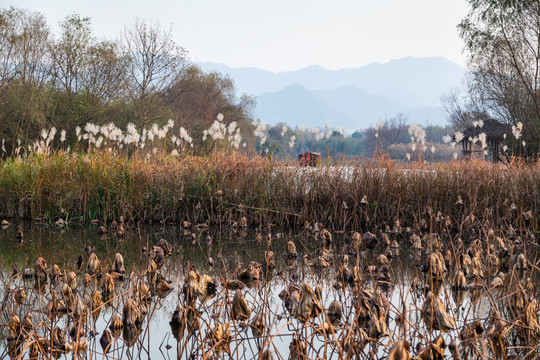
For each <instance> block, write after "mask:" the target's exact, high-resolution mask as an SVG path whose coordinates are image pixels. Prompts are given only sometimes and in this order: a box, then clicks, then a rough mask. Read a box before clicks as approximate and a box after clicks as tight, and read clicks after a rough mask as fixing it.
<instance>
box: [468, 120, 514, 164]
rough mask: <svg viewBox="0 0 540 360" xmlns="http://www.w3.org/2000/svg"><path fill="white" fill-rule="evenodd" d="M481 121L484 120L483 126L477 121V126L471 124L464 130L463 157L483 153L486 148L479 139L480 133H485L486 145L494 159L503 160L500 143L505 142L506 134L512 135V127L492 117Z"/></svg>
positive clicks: (495, 160)
mask: <svg viewBox="0 0 540 360" xmlns="http://www.w3.org/2000/svg"><path fill="white" fill-rule="evenodd" d="M479 121H482V122H483V125H482V127H480V126H479V125H478V123H477V122H475V125H476V126H475V125H472V126H469V127H468V128H467V129H465V130H464V131H463V132H462V133H463V140H461V144H462V146H463V157H471V156H472V155H473V154H474V153H478V154H480V155H483V152H484V150H483V149H482V147H481V146H480V142H479V141H478V138H479V136H480V134H482V133H483V134H485V135H486V145H487V148H488V149H489V151H490V153H491V155H492V160H493V161H494V162H497V161H499V160H501V159H500V145H501V143H503V142H504V140H505V136H511V134H512V127H511V126H509V125H506V124H503V123H501V122H499V121H497V120H495V119H493V118H490V117H483V118H482V119H479Z"/></svg>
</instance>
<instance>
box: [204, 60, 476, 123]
mask: <svg viewBox="0 0 540 360" xmlns="http://www.w3.org/2000/svg"><path fill="white" fill-rule="evenodd" d="M200 66H201V67H202V69H203V70H205V71H218V72H222V73H225V74H229V75H230V76H231V77H232V78H233V79H234V80H235V84H236V86H237V88H238V89H239V91H240V93H246V94H250V95H254V96H256V97H257V103H258V104H257V107H256V109H255V114H254V115H255V116H258V117H259V118H261V119H262V120H263V121H266V122H268V123H271V124H273V123H276V122H279V121H283V122H286V123H288V124H290V125H291V126H294V125H296V124H301V125H306V126H322V125H324V122H325V121H327V120H328V121H329V124H330V125H331V126H341V127H346V128H348V129H355V128H365V127H367V126H369V125H373V124H374V123H375V121H377V119H378V118H380V117H384V116H393V115H395V114H396V113H398V112H403V113H405V114H407V115H409V116H410V122H421V123H425V122H426V121H427V122H430V123H433V124H443V123H445V121H446V120H445V114H444V111H443V110H442V109H441V108H440V107H441V103H440V96H441V95H442V94H444V93H446V92H448V91H449V90H450V89H452V88H459V87H460V86H461V82H462V79H463V78H464V76H465V72H466V70H465V69H464V68H463V67H461V66H460V65H458V64H456V63H453V62H451V61H449V60H447V59H444V58H440V57H433V58H410V57H409V58H404V59H399V60H392V61H390V62H387V63H384V64H375V63H374V64H369V65H366V66H363V67H360V68H354V69H340V70H328V69H325V68H323V67H320V66H309V67H306V68H303V69H299V70H295V71H287V72H282V73H273V72H271V71H267V70H261V69H258V68H230V67H227V66H225V65H223V64H213V63H201V64H200ZM292 85H298V86H300V88H293V89H295V91H291V89H288V88H289V87H291V86H292ZM307 93H310V94H309V95H308V94H307ZM308 98H309V99H310V100H308ZM309 106H311V107H312V108H308V107H309ZM321 121H322V123H321Z"/></svg>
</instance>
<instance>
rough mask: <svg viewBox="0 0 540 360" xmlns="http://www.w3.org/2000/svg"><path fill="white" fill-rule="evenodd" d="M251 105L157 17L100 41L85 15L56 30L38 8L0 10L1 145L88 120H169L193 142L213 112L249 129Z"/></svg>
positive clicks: (72, 134) (70, 139)
mask: <svg viewBox="0 0 540 360" xmlns="http://www.w3.org/2000/svg"><path fill="white" fill-rule="evenodd" d="M252 105H253V100H252V99H251V98H249V97H247V96H244V97H242V98H240V99H237V97H236V90H235V87H234V83H233V81H232V80H231V79H230V78H228V77H227V76H223V75H221V74H218V73H204V72H203V71H202V70H201V69H200V68H199V67H198V66H196V65H194V64H192V63H190V62H189V61H188V58H187V52H186V50H185V49H183V48H182V47H180V46H178V45H177V44H176V43H175V41H174V40H173V39H172V37H171V32H170V31H166V30H163V29H162V28H161V27H160V26H159V25H158V24H154V23H149V22H143V21H138V20H137V21H135V22H134V24H132V25H131V26H129V27H126V28H125V30H124V31H123V32H122V33H121V34H119V36H118V37H117V39H116V40H103V39H99V38H97V37H96V36H95V35H94V34H93V32H92V28H91V22H90V19H89V18H87V17H81V16H79V15H69V16H67V17H66V18H65V20H64V21H62V22H61V24H60V33H59V34H57V35H55V34H53V33H52V32H51V29H50V27H49V26H48V24H47V22H46V20H45V18H44V16H43V15H42V14H40V13H36V12H30V11H26V10H21V9H17V8H9V9H3V10H0V136H1V137H2V138H3V139H5V144H4V148H6V149H7V152H10V150H11V151H12V150H13V149H14V148H16V147H18V146H19V142H20V143H21V145H22V147H23V148H25V147H26V145H29V144H31V143H32V142H34V141H35V140H36V139H38V138H39V136H40V135H39V134H40V132H41V129H50V128H52V127H55V128H57V129H58V131H59V132H60V130H65V131H66V134H67V135H66V136H67V139H66V140H65V144H70V145H73V144H74V143H75V142H76V137H77V136H76V131H75V129H76V128H77V127H79V128H84V127H85V124H87V123H92V124H94V125H97V126H103V125H106V124H108V123H114V124H115V125H116V126H118V127H122V128H125V127H126V126H127V124H128V123H129V122H131V123H133V124H135V125H136V127H137V128H139V129H140V128H143V127H151V126H152V125H153V123H158V124H159V125H164V124H166V123H167V121H168V120H169V119H174V121H175V127H176V129H175V130H176V131H178V129H179V128H180V127H182V126H183V127H185V128H186V129H189V130H190V131H193V132H196V133H201V136H197V137H196V138H195V137H194V138H195V141H197V139H198V141H199V142H200V141H201V138H202V131H203V129H206V128H208V127H209V126H210V124H211V123H212V122H213V121H214V119H215V118H216V116H217V114H219V113H222V114H223V115H224V117H225V118H226V119H227V121H228V122H232V121H236V122H237V125H238V126H239V127H240V128H241V129H246V130H247V128H248V126H250V125H249V121H248V114H249V110H250V108H251V106H252ZM244 132H245V133H246V134H248V133H249V132H248V131H244ZM249 140H250V138H249V137H246V141H249Z"/></svg>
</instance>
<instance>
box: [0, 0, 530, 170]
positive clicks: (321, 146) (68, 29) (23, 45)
mask: <svg viewBox="0 0 540 360" xmlns="http://www.w3.org/2000/svg"><path fill="white" fill-rule="evenodd" d="M469 4H470V9H471V10H470V13H469V14H468V15H467V16H466V17H465V18H464V19H463V20H462V22H461V23H460V24H459V26H458V28H459V30H460V35H461V37H462V38H463V39H464V41H465V45H466V50H467V51H468V54H469V66H470V69H471V72H470V74H469V76H468V79H467V90H468V91H467V93H466V94H465V95H462V94H457V93H450V94H447V95H446V96H445V97H444V99H443V102H444V104H445V107H446V109H447V111H448V113H449V119H450V122H451V127H447V128H441V127H438V126H428V127H426V129H424V130H425V134H424V135H425V136H423V137H422V139H423V143H422V146H421V151H423V152H424V153H426V154H428V153H431V155H430V156H422V157H421V158H422V159H433V160H436V159H447V158H448V157H449V156H453V157H457V151H458V149H459V146H457V145H458V144H456V142H455V141H451V140H452V139H455V138H457V136H454V138H449V137H448V136H445V135H448V134H450V133H452V132H454V131H458V132H461V131H463V130H465V129H466V128H467V127H471V126H472V125H473V124H475V123H476V124H478V119H480V118H482V119H484V118H486V117H490V118H494V119H496V120H498V121H500V122H502V123H506V124H508V125H512V126H514V127H515V128H516V129H519V131H517V132H516V134H519V136H520V137H521V138H519V139H517V138H516V139H515V140H518V141H519V144H520V146H522V147H523V148H524V149H523V151H522V150H520V151H516V152H515V153H516V154H527V155H531V154H535V155H536V154H537V153H538V148H539V146H538V144H539V143H540V95H539V86H540V85H539V84H540V65H539V64H540V62H539V61H538V56H537V54H538V53H539V52H540V37H538V36H536V35H535V34H538V33H540V25H539V24H540V3H539V2H537V1H534V2H515V1H499V0H469ZM254 105H255V99H254V98H252V97H250V96H248V95H243V96H238V94H237V90H236V88H235V86H234V82H233V80H232V79H231V78H229V77H228V76H226V75H222V74H219V73H205V72H203V71H202V70H201V69H200V68H199V67H198V66H197V65H196V64H193V63H192V62H190V61H189V59H188V56H187V51H186V50H185V49H184V48H182V47H181V46H179V45H178V44H176V42H175V41H174V40H173V38H172V34H171V31H170V30H165V29H163V28H162V27H160V25H158V24H156V23H152V22H145V21H140V20H136V21H135V22H134V23H133V24H131V25H129V26H126V27H125V28H124V30H123V31H122V32H121V33H120V34H118V36H117V37H116V38H115V40H109V39H100V38H97V37H96V36H95V35H94V34H93V32H92V28H91V21H90V19H89V18H87V17H82V16H80V15H76V14H73V15H69V16H67V17H66V18H65V19H64V20H63V21H62V22H61V23H60V31H59V33H58V34H54V33H53V32H52V31H51V29H50V27H49V25H48V24H47V22H46V20H45V18H44V16H43V15H42V14H40V13H36V12H31V11H27V10H21V9H17V8H9V9H0V141H1V144H0V146H1V147H0V156H2V157H6V156H9V155H13V154H20V153H21V149H22V153H24V152H25V151H26V149H29V148H30V147H31V145H32V144H35V142H36V140H38V139H40V136H42V134H43V133H44V130H47V129H52V128H55V132H56V130H58V132H60V131H62V138H61V139H58V140H57V139H54V141H53V144H52V145H53V148H54V147H55V145H56V147H57V148H60V147H61V148H63V149H66V148H71V149H81V146H80V139H78V135H79V132H80V129H84V128H85V126H87V125H88V124H92V125H93V126H97V127H104V126H107V125H108V124H111V123H112V124H114V126H116V127H118V128H123V129H126V128H127V127H128V124H130V123H131V124H130V125H133V126H132V128H133V127H134V128H136V129H139V130H138V131H144V129H150V128H152V127H157V126H159V127H162V126H164V125H165V124H171V122H170V121H169V120H172V121H173V122H172V124H173V125H172V132H173V133H174V134H182V132H183V133H184V135H187V133H189V138H192V139H193V141H192V142H190V147H189V148H188V149H186V151H188V152H191V153H194V154H201V155H204V154H207V153H209V152H210V151H213V150H215V149H216V148H218V147H219V146H220V147H225V148H227V147H228V148H232V147H233V146H231V144H228V145H227V144H226V143H227V141H228V140H225V141H220V142H219V144H217V143H216V141H215V140H211V139H210V138H209V137H208V136H207V135H208V131H209V129H211V128H212V126H213V125H212V124H215V123H216V119H217V118H219V119H222V120H220V122H219V123H220V124H222V125H225V126H229V125H231V124H232V126H231V128H233V129H238V131H239V136H238V137H236V138H235V142H236V146H234V147H236V148H238V149H239V150H240V151H244V152H248V153H253V152H255V153H259V154H262V155H265V156H270V157H272V156H279V157H282V156H286V157H290V156H295V155H296V154H298V153H300V152H302V151H307V150H312V151H318V152H321V153H323V154H324V155H329V156H333V155H335V154H338V153H339V154H343V155H364V156H369V155H371V154H372V153H373V152H378V151H387V152H389V153H390V154H391V156H392V157H394V158H397V159H406V158H407V159H409V158H411V155H413V156H412V158H414V154H413V153H414V151H415V144H414V141H413V140H414V139H413V138H412V137H411V127H409V128H408V126H409V124H407V118H406V117H404V116H402V115H397V116H395V117H393V118H390V119H386V121H384V122H379V123H378V124H377V127H375V128H370V129H366V130H361V131H357V132H355V133H353V134H352V136H350V135H347V136H344V134H343V132H341V131H339V130H336V129H298V128H297V129H290V128H288V127H287V126H286V125H285V124H279V125H276V126H274V127H271V128H267V127H266V126H265V125H264V124H262V123H261V122H260V121H256V120H255V119H253V115H252V110H253V108H254ZM220 114H222V115H220ZM221 121H223V122H221ZM233 123H234V124H233ZM220 126H221V125H220ZM521 129H523V131H521ZM49 134H50V132H49ZM456 134H458V133H456ZM240 135H241V136H240ZM508 136H509V137H511V135H510V134H508ZM443 137H445V138H446V139H447V140H448V141H445V142H446V143H447V145H442V144H438V143H440V142H441V140H442V139H443ZM505 138H506V137H505ZM424 140H425V143H424ZM60 141H61V144H60V143H59V142H60ZM56 142H58V144H56ZM514 142H516V141H514ZM448 144H451V147H450V145H448ZM59 145H61V146H59ZM218 145H219V146H218ZM173 148H174V144H172V143H171V144H170V148H169V146H166V147H165V149H164V150H167V151H169V152H172V151H173V150H174V149H173ZM16 149H18V151H16ZM439 150H441V151H439Z"/></svg>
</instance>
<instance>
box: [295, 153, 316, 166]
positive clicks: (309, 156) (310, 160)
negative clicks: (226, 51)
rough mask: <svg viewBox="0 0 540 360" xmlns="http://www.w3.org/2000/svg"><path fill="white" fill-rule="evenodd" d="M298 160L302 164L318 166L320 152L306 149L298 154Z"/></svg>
mask: <svg viewBox="0 0 540 360" xmlns="http://www.w3.org/2000/svg"><path fill="white" fill-rule="evenodd" d="M298 161H299V162H300V163H301V164H302V165H304V166H319V165H320V164H321V154H319V153H316V152H312V151H306V152H304V153H301V154H298Z"/></svg>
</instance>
